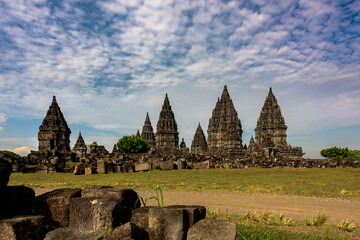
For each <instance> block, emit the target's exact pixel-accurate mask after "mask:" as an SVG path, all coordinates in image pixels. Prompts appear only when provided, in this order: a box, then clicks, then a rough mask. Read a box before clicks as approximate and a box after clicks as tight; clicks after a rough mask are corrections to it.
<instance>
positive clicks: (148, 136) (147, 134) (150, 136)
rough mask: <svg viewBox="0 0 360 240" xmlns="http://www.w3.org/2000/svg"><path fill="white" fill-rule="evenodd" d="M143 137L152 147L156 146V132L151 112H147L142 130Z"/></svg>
mask: <svg viewBox="0 0 360 240" xmlns="http://www.w3.org/2000/svg"><path fill="white" fill-rule="evenodd" d="M141 138H142V139H144V140H146V141H147V142H148V144H149V145H150V147H151V148H154V147H155V145H156V140H155V134H154V130H153V127H152V126H151V122H150V117H149V113H146V118H145V122H144V126H143V128H142V131H141Z"/></svg>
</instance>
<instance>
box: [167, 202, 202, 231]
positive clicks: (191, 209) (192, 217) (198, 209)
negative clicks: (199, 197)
mask: <svg viewBox="0 0 360 240" xmlns="http://www.w3.org/2000/svg"><path fill="white" fill-rule="evenodd" d="M166 208H170V209H183V210H186V211H187V213H188V216H189V227H192V226H193V225H194V224H195V223H197V222H198V221H200V220H201V219H204V218H205V217H206V208H205V207H204V206H198V205H170V206H166Z"/></svg>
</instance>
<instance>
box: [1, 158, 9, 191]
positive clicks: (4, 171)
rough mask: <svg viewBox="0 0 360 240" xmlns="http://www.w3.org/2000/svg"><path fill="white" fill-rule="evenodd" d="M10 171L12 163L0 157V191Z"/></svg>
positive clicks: (7, 179)
mask: <svg viewBox="0 0 360 240" xmlns="http://www.w3.org/2000/svg"><path fill="white" fill-rule="evenodd" d="M11 172H12V163H11V162H9V161H6V160H4V159H1V158H0V191H2V190H4V189H5V188H6V186H7V184H8V182H9V177H10V174H11Z"/></svg>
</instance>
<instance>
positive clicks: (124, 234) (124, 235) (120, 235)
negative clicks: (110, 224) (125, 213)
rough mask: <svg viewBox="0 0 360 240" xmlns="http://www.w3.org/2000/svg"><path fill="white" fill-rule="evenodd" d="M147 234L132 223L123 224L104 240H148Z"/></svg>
mask: <svg viewBox="0 0 360 240" xmlns="http://www.w3.org/2000/svg"><path fill="white" fill-rule="evenodd" d="M148 239H149V234H148V233H147V232H146V231H145V230H144V229H142V228H139V227H138V226H136V225H135V224H134V223H130V222H129V223H125V224H124V225H121V226H119V227H117V228H115V229H114V231H113V232H112V233H111V234H110V236H108V237H105V238H104V240H148Z"/></svg>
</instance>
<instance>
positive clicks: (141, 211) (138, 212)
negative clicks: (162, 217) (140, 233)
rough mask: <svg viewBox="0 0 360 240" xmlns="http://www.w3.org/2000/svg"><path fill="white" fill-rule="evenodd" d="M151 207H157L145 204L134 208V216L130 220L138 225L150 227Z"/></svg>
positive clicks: (145, 227)
mask: <svg viewBox="0 0 360 240" xmlns="http://www.w3.org/2000/svg"><path fill="white" fill-rule="evenodd" d="M150 208H156V207H153V206H145V207H140V208H136V209H133V210H132V216H131V220H130V222H132V223H134V224H136V225H137V226H139V227H141V228H143V229H145V230H148V228H149V210H150Z"/></svg>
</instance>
